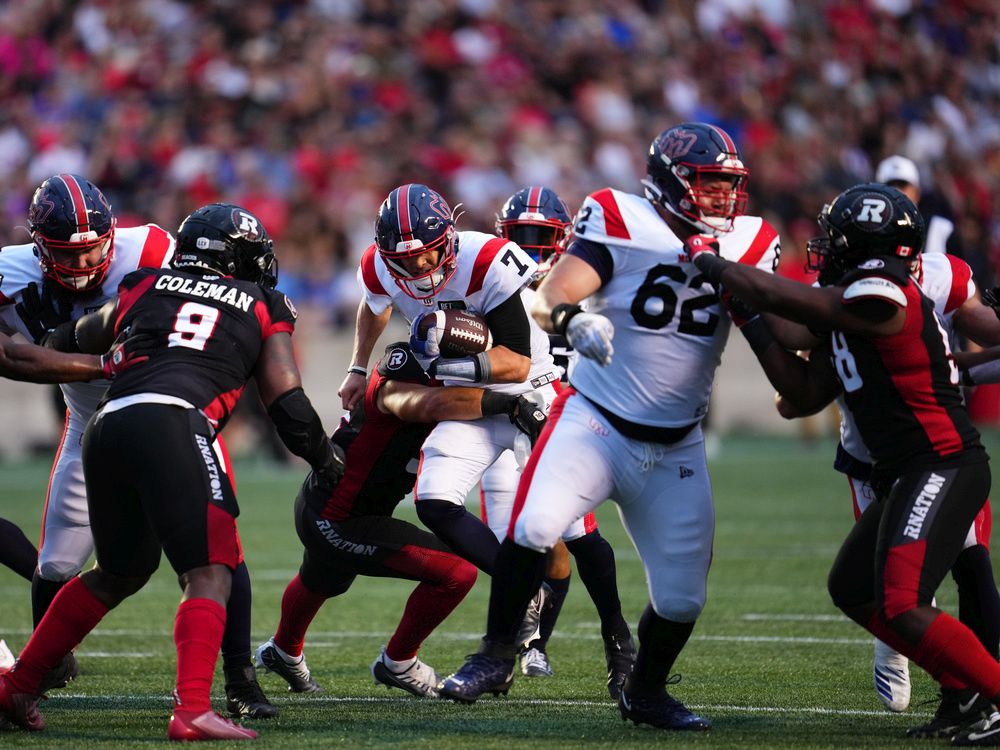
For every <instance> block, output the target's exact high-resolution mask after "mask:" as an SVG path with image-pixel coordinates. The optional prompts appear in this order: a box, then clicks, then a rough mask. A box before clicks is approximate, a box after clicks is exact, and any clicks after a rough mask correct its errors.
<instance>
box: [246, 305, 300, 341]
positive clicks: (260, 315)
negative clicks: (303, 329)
mask: <svg viewBox="0 0 1000 750" xmlns="http://www.w3.org/2000/svg"><path fill="white" fill-rule="evenodd" d="M253 312H254V315H256V316H257V322H258V323H260V340H261V341H263V340H264V339H266V338H270V337H271V336H273V335H274V334H276V333H287V334H289V335H291V333H292V331H294V330H295V326H293V325H292V324H291V323H289V322H287V321H283V320H279V321H278V322H275V321H274V320H272V319H271V311H270V310H268V309H267V304H265V303H264V302H263V301H262V300H257V302H256V303H255V304H254V308H253Z"/></svg>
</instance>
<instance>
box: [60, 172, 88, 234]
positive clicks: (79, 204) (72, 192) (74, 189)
mask: <svg viewBox="0 0 1000 750" xmlns="http://www.w3.org/2000/svg"><path fill="white" fill-rule="evenodd" d="M58 177H59V179H60V180H61V181H62V183H63V184H64V185H65V186H66V192H68V193H69V199H70V201H71V202H72V203H73V213H74V214H76V231H77V232H89V231H90V220H89V218H88V216H87V201H86V200H84V197H83V189H82V188H81V187H80V183H78V182H77V181H76V178H75V177H74V176H73V175H71V174H61V175H58Z"/></svg>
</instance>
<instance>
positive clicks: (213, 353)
mask: <svg viewBox="0 0 1000 750" xmlns="http://www.w3.org/2000/svg"><path fill="white" fill-rule="evenodd" d="M295 316H296V313H295V308H294V307H293V306H292V303H291V302H290V301H289V300H288V298H287V297H286V296H285V295H284V294H282V293H281V292H279V291H277V290H271V289H264V288H262V287H260V286H258V285H257V284H254V283H253V282H250V281H242V280H239V279H231V278H228V277H220V276H218V275H214V274H207V273H203V272H201V271H195V270H191V271H189V270H174V269H165V268H156V269H151V268H143V269H140V270H138V271H135V272H134V273H130V274H129V275H128V276H126V277H125V278H124V279H123V280H122V282H121V284H120V285H119V287H118V311H117V319H116V321H115V330H116V331H118V330H122V329H124V328H125V327H128V326H131V327H132V329H133V331H134V332H140V333H147V334H152V335H153V336H154V337H156V339H157V341H158V342H159V343H160V344H161V345H160V347H159V348H157V349H156V350H155V351H153V353H152V354H151V356H150V358H149V361H148V362H146V363H143V364H141V365H137V366H133V367H131V368H129V369H128V370H126V371H125V372H123V373H122V374H121V375H120V376H119V377H118V378H116V379H115V380H114V382H113V383H112V384H111V388H109V389H108V393H107V395H106V396H105V401H110V400H111V399H117V398H121V397H123V396H132V395H135V394H140V393H156V394H163V395H167V396H173V397H176V398H180V399H183V400H184V401H187V402H188V403H189V404H191V405H192V406H194V407H196V408H198V409H200V410H202V411H203V412H204V413H205V415H206V416H207V417H208V418H209V419H211V420H213V421H214V422H215V423H216V425H217V426H218V428H219V429H221V428H222V426H223V424H224V423H225V421H226V420H227V419H228V418H229V415H230V414H231V413H232V411H233V407H234V406H235V405H236V402H237V401H238V400H239V397H240V394H242V393H243V388H244V387H245V386H246V382H247V379H248V378H249V377H250V376H251V374H252V373H253V370H254V367H255V365H256V364H257V358H258V357H259V356H260V350H261V344H262V343H263V341H264V340H265V339H266V338H268V337H269V336H271V335H273V334H275V333H289V334H290V333H291V332H292V330H293V329H294V326H295Z"/></svg>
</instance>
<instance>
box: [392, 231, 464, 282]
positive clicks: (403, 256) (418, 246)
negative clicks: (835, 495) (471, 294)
mask: <svg viewBox="0 0 1000 750" xmlns="http://www.w3.org/2000/svg"><path fill="white" fill-rule="evenodd" d="M430 251H437V252H438V257H437V262H436V263H434V264H433V265H432V267H431V268H430V269H429V270H426V271H423V272H420V273H416V274H414V273H411V272H410V270H409V269H408V268H407V267H406V264H405V263H404V261H406V260H410V259H413V258H417V257H418V256H421V255H423V254H424V253H427V252H430ZM379 252H380V253H381V255H382V259H383V260H384V261H385V265H386V268H388V269H389V273H390V274H391V275H392V278H393V279H394V280H395V282H396V285H397V286H398V287H399V288H400V289H402V290H403V291H404V292H405V293H406V294H407V295H409V296H410V297H412V298H413V299H415V300H425V299H430V298H431V297H434V296H435V295H436V294H438V293H439V292H440V291H441V290H442V289H443V288H444V286H445V284H447V283H448V280H449V279H451V277H452V276H453V275H454V274H455V269H456V264H455V228H454V227H453V226H449V227H448V228H447V230H445V232H444V234H442V235H441V236H440V237H439V238H438V239H437V240H435V241H434V242H431V243H429V244H427V245H425V244H424V243H423V242H422V241H421V240H419V239H412V240H401V241H400V242H397V243H396V248H395V250H394V251H393V252H385V251H383V250H382V249H381V248H379Z"/></svg>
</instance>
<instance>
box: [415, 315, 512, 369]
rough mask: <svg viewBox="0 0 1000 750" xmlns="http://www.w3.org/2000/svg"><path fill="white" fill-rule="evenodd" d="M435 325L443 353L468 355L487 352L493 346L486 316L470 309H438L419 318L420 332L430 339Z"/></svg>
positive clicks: (439, 345)
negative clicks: (429, 335)
mask: <svg viewBox="0 0 1000 750" xmlns="http://www.w3.org/2000/svg"><path fill="white" fill-rule="evenodd" d="M432 328H436V329H437V330H436V332H435V333H436V336H437V340H438V347H439V348H440V350H441V356H442V357H447V358H455V357H469V356H471V355H473V354H479V352H484V351H486V350H487V349H489V348H490V346H492V345H493V337H492V336H491V335H490V329H489V326H487V325H486V319H485V318H484V317H483V316H482V315H480V314H479V313H477V312H472V311H471V310H438V311H437V312H434V313H432V314H429V315H425V316H424V317H423V318H421V319H420V323H419V326H418V328H417V331H418V335H419V336H420V337H421V338H423V339H427V337H428V334H430V332H431V329H432Z"/></svg>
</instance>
